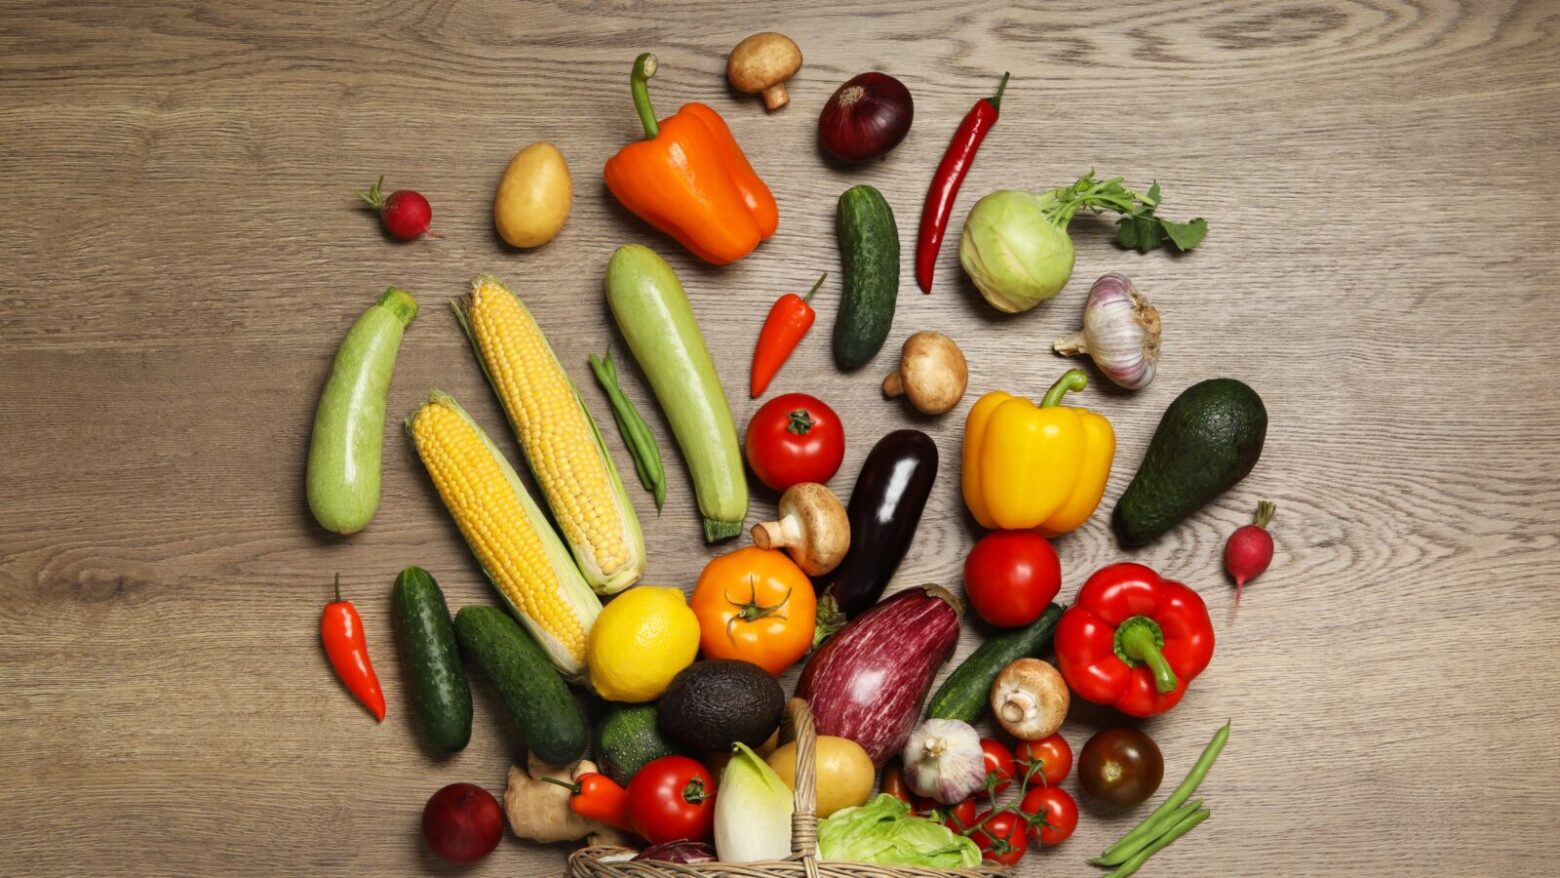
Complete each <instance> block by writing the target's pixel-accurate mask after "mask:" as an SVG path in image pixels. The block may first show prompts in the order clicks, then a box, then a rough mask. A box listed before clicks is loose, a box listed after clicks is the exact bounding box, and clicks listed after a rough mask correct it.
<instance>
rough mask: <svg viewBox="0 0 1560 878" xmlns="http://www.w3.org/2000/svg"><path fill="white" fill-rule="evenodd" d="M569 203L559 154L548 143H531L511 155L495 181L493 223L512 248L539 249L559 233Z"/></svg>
mask: <svg viewBox="0 0 1560 878" xmlns="http://www.w3.org/2000/svg"><path fill="white" fill-rule="evenodd" d="M573 202H574V191H573V186H572V183H571V181H570V179H569V165H568V163H567V162H565V161H564V160H563V153H561V152H559V151H558V147H556V146H553V145H552V144H550V143H546V142H543V143H533V144H531V145H530V146H528V147H526V148H525V149H522V150H520V151H519V152H517V153H515V157H514V158H512V159H510V160H509V167H507V168H505V169H504V176H503V178H502V179H500V180H499V181H498V195H497V196H495V197H494V198H493V224H494V225H496V226H497V227H498V234H499V235H500V236H502V237H503V239H504V240H505V241H508V242H509V243H510V244H512V245H514V246H516V247H540V246H542V245H543V244H545V243H547V242H548V241H551V240H552V239H553V238H555V237H557V236H558V232H560V231H562V230H563V224H564V222H565V221H567V220H568V218H569V207H570V206H571V205H572V204H573Z"/></svg>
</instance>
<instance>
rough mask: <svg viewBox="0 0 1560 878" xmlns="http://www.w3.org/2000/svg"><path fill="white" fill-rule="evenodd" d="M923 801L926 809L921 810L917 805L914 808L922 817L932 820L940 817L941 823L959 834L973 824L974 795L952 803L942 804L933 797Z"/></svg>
mask: <svg viewBox="0 0 1560 878" xmlns="http://www.w3.org/2000/svg"><path fill="white" fill-rule="evenodd" d="M920 798H921V797H919V796H918V797H917V799H920ZM925 801H926V802H927V804H928V806H929V807H928V808H927V810H926V811H924V812H923V811H922V810H921V809H920V808H919V807H917V808H916V813H917V814H920V815H921V816H922V817H931V818H932V819H934V820H935V819H937V818H939V817H940V818H942V825H944V826H946V827H948V828H949V829H951V830H953V831H954V832H957V833H959V834H960V835H963V834H964V831H965V830H966V829H969V828H970V827H972V826H974V825H975V811H976V807H975V797H974V796H970V797H969V798H967V799H965V800H964V801H962V802H959V803H957V804H954V805H944V804H942V803H940V802H938V801H936V800H935V799H926V800H925Z"/></svg>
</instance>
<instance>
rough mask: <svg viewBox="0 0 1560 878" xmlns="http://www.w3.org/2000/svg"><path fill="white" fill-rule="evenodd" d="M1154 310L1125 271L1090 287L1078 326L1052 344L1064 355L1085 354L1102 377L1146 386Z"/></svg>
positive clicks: (1154, 340)
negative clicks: (1081, 321) (1080, 325)
mask: <svg viewBox="0 0 1560 878" xmlns="http://www.w3.org/2000/svg"><path fill="white" fill-rule="evenodd" d="M1159 333H1160V326H1159V312H1158V311H1156V310H1154V306H1153V305H1150V304H1149V302H1148V299H1147V297H1145V296H1144V295H1143V294H1142V293H1140V292H1138V291H1137V288H1136V287H1134V286H1132V281H1131V279H1129V278H1128V277H1127V276H1126V275H1124V274H1117V273H1116V272H1111V273H1110V274H1107V275H1105V276H1103V277H1101V278H1100V279H1099V280H1097V281H1095V282H1094V286H1092V287H1089V297H1088V299H1086V300H1084V303H1083V329H1080V330H1079V331H1077V332H1075V333H1073V334H1072V335H1069V336H1067V337H1065V338H1059V339H1057V340H1056V342H1055V343H1054V344H1053V345H1052V346H1051V347H1052V349H1053V350H1055V351H1056V352H1057V353H1058V354H1061V355H1062V356H1064V357H1073V356H1077V355H1078V354H1088V355H1089V357H1090V358H1092V359H1093V360H1094V365H1096V366H1098V367H1099V370H1100V371H1101V372H1103V373H1105V377H1106V378H1109V379H1110V380H1111V381H1113V382H1115V383H1116V384H1119V385H1120V386H1122V387H1125V388H1127V389H1128V390H1137V389H1138V388H1141V387H1147V386H1148V382H1150V381H1153V380H1154V364H1155V363H1156V362H1157V361H1158V360H1159Z"/></svg>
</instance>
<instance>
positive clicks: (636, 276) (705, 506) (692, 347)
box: [607, 244, 748, 543]
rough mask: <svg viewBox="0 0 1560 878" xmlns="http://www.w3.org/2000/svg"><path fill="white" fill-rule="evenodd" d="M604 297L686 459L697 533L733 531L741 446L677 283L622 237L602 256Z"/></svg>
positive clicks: (714, 536) (738, 518)
mask: <svg viewBox="0 0 1560 878" xmlns="http://www.w3.org/2000/svg"><path fill="white" fill-rule="evenodd" d="M607 304H608V305H609V306H611V308H612V317H613V319H615V320H616V321H617V325H618V329H619V330H620V331H621V332H622V333H623V339H624V340H625V341H627V342H628V349H629V350H630V351H632V352H633V354H634V359H635V360H638V361H639V368H640V369H642V370H643V371H644V373H645V377H646V378H647V379H649V381H650V389H651V390H653V391H654V392H655V398H656V401H657V402H659V403H660V404H661V410H662V411H664V412H665V413H666V420H667V422H668V423H670V424H671V426H672V435H673V436H675V437H676V438H677V446H678V448H680V449H682V455H683V460H685V461H686V462H687V463H688V474H689V476H691V477H692V479H693V491H694V494H695V495H696V496H697V497H698V501H699V513H700V514H701V515H702V516H703V517H704V541H705V542H707V543H713V542H716V541H718V540H725V539H730V538H731V537H734V536H736V535H737V534H740V533H741V532H742V520H743V518H745V517H746V516H747V508H748V493H747V475H746V474H745V473H744V472H743V470H742V449H741V446H739V445H738V444H737V428H736V425H735V424H733V423H732V421H731V408H730V407H729V406H728V405H727V404H726V394H725V391H723V390H721V386H720V377H719V376H718V375H716V374H715V362H714V361H713V360H712V359H710V351H709V348H708V347H707V346H706V345H705V344H704V336H703V335H701V334H700V333H699V324H698V322H697V321H695V320H694V317H693V309H692V308H691V307H689V305H688V294H687V293H686V292H684V291H683V286H682V283H681V282H679V281H678V280H677V275H676V273H675V272H673V271H672V267H671V266H670V265H667V264H666V260H664V259H662V258H661V257H660V256H658V255H656V253H655V251H653V250H651V249H650V248H649V247H644V246H641V245H639V244H629V245H627V246H624V247H619V248H618V249H617V252H616V253H613V254H612V260H611V261H610V262H608V263H607Z"/></svg>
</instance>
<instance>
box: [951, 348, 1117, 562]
mask: <svg viewBox="0 0 1560 878" xmlns="http://www.w3.org/2000/svg"><path fill="white" fill-rule="evenodd" d="M1087 385H1088V378H1087V376H1085V375H1084V374H1083V370H1081V369H1068V370H1067V371H1066V372H1065V373H1063V375H1062V377H1061V378H1058V379H1057V381H1056V383H1055V384H1053V385H1051V389H1050V390H1048V391H1046V394H1045V397H1044V398H1043V399H1041V401H1040V404H1039V405H1035V404H1034V403H1032V402H1030V401H1029V400H1027V399H1024V398H1023V397H1017V396H1009V395H1008V394H1006V393H1003V392H1002V391H1000V390H996V391H992V392H991V393H988V394H986V395H985V396H983V397H981V398H980V401H979V402H977V403H975V405H974V406H973V407H972V408H971V409H970V414H969V417H968V418H967V419H965V422H964V505H966V506H968V507H969V509H970V514H971V515H973V516H975V520H976V521H977V522H979V523H980V525H981V527H987V528H1000V529H1003V530H1030V529H1037V530H1039V531H1040V533H1042V534H1043V535H1045V536H1057V535H1058V534H1064V533H1068V532H1070V531H1073V530H1076V529H1077V528H1078V527H1079V526H1080V525H1082V524H1083V523H1084V522H1085V521H1088V520H1089V516H1091V515H1093V514H1094V509H1095V507H1097V506H1099V505H1100V498H1101V497H1102V496H1103V495H1104V493H1105V482H1106V480H1107V479H1109V478H1110V464H1111V459H1112V458H1114V457H1115V455H1116V432H1115V430H1113V429H1112V428H1111V426H1110V421H1107V420H1106V419H1105V416H1104V415H1100V414H1097V413H1095V412H1091V411H1089V410H1087V409H1075V408H1069V407H1067V406H1063V405H1060V403H1061V401H1062V397H1063V396H1064V395H1066V394H1067V393H1068V392H1069V391H1072V392H1078V391H1081V390H1083V389H1084V387H1085V386H1087Z"/></svg>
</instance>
